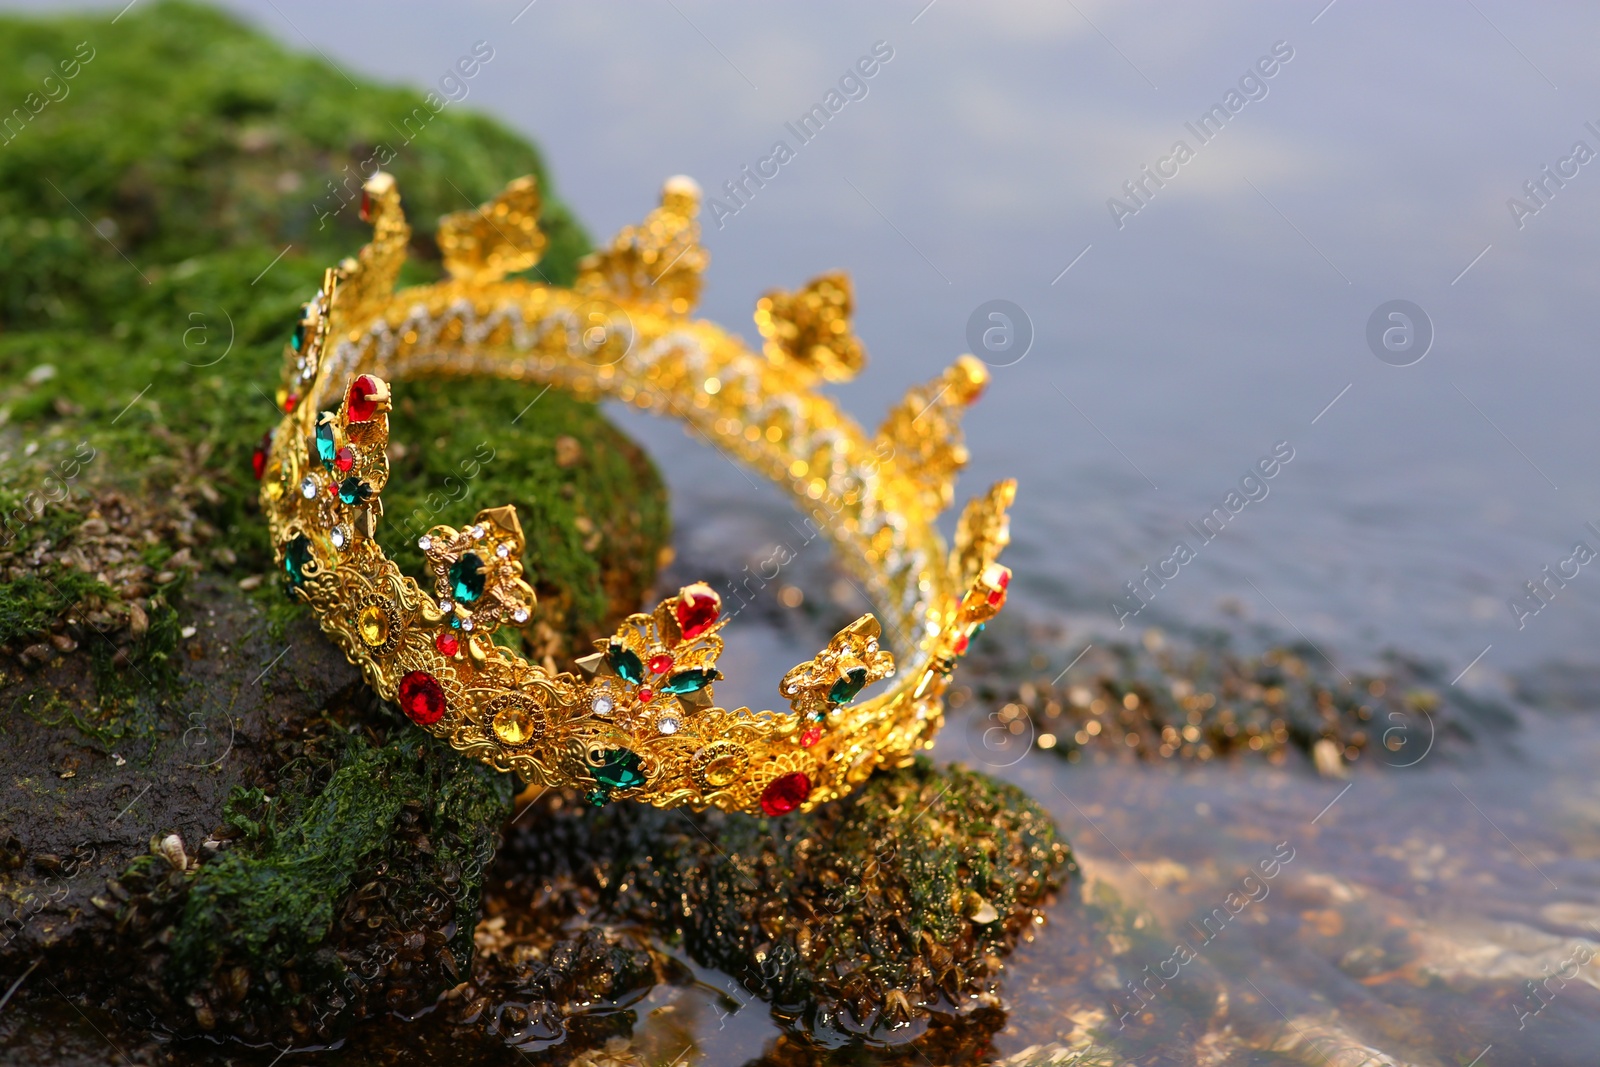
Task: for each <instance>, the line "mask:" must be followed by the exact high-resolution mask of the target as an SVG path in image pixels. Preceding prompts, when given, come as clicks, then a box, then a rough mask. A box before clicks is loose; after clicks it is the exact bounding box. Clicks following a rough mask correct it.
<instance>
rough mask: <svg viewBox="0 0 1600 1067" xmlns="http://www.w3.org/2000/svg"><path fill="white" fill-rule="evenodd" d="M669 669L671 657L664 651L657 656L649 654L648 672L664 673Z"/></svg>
mask: <svg viewBox="0 0 1600 1067" xmlns="http://www.w3.org/2000/svg"><path fill="white" fill-rule="evenodd" d="M671 669H672V657H671V656H669V655H667V654H666V653H665V652H663V653H661V655H659V656H651V657H650V673H651V674H666V673H667V672H668V671H670V670H671Z"/></svg>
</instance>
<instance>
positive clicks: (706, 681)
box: [661, 667, 722, 695]
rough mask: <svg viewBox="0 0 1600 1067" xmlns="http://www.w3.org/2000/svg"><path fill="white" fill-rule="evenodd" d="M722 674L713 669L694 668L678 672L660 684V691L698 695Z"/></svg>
mask: <svg viewBox="0 0 1600 1067" xmlns="http://www.w3.org/2000/svg"><path fill="white" fill-rule="evenodd" d="M721 677H722V672H721V671H718V670H717V669H716V668H715V667H695V668H693V669H691V670H687V671H679V672H678V673H677V674H674V675H673V676H672V677H671V678H668V679H667V680H666V681H665V682H664V683H662V686H661V691H662V692H664V693H672V694H674V695H680V694H683V693H698V692H699V691H700V690H702V689H704V688H705V687H706V686H708V685H710V684H711V683H712V682H714V681H716V680H717V679H718V678H721Z"/></svg>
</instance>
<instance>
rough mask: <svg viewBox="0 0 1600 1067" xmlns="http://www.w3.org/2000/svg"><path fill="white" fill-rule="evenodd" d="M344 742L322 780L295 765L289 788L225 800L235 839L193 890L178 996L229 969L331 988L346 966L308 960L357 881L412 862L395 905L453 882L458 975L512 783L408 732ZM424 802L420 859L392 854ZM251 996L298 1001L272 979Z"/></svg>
mask: <svg viewBox="0 0 1600 1067" xmlns="http://www.w3.org/2000/svg"><path fill="white" fill-rule="evenodd" d="M343 741H344V747H343V749H342V751H340V752H339V753H338V756H337V758H336V759H335V760H334V761H333V763H332V765H331V768H329V769H327V773H326V779H325V780H324V779H323V775H322V774H321V773H318V770H321V769H320V768H319V769H308V768H306V767H303V766H302V767H295V766H291V767H288V768H285V771H284V775H285V779H286V781H287V782H288V783H289V788H288V789H287V790H283V791H274V793H272V794H268V793H266V792H265V791H263V790H261V789H250V790H243V791H240V792H238V793H236V794H235V796H234V797H233V798H232V799H231V800H230V802H229V804H228V811H227V816H226V821H227V823H228V824H229V826H231V827H232V828H233V829H234V830H235V831H237V832H238V833H239V834H240V835H241V836H240V838H239V839H238V840H237V841H236V842H235V844H234V845H233V847H231V848H230V849H228V850H227V851H226V852H224V853H223V854H222V855H220V856H218V857H217V858H216V859H215V860H213V861H212V862H210V863H207V864H205V865H204V866H203V867H202V868H201V869H200V871H199V873H198V874H197V875H196V876H195V877H194V880H193V883H192V884H191V886H190V887H189V892H188V894H187V897H186V901H185V905H184V909H183V914H182V917H181V919H180V920H179V922H178V923H177V925H176V927H175V935H174V937H173V941H172V956H171V961H170V963H169V965H168V978H169V980H170V982H171V983H172V985H173V987H174V989H175V990H177V991H181V992H188V991H190V990H194V989H199V988H203V987H204V986H205V985H206V984H207V983H209V982H211V981H212V980H213V979H214V977H215V975H216V974H217V973H218V972H219V971H220V970H222V969H223V968H224V967H225V966H227V965H232V964H238V965H244V966H246V967H248V968H249V969H250V970H251V971H252V972H253V973H256V974H265V975H271V974H274V973H277V974H279V975H282V974H286V973H288V972H289V971H290V970H291V969H295V968H296V967H297V966H298V970H296V971H295V973H296V975H297V979H298V981H297V983H296V985H299V986H302V987H303V986H304V985H307V984H318V983H325V984H326V986H327V987H330V988H333V987H337V986H338V985H339V984H340V982H341V981H342V979H343V978H344V976H345V968H344V967H343V966H342V964H341V963H340V962H339V960H338V958H337V956H335V955H332V954H323V955H317V954H316V950H317V949H318V948H319V947H320V946H321V945H322V944H323V942H324V941H325V940H326V939H327V938H328V936H329V934H330V932H331V931H332V930H333V928H334V925H335V922H336V920H337V918H338V916H339V912H340V910H341V908H343V907H344V905H345V903H346V900H347V897H348V894H349V893H350V891H351V889H352V888H353V886H352V879H353V876H354V875H355V872H358V871H362V870H371V869H373V868H374V867H375V866H377V865H379V863H380V862H381V861H383V860H392V861H393V862H403V863H407V864H410V865H411V866H412V870H411V871H410V872H409V874H410V876H411V877H410V879H409V883H408V885H409V895H410V896H413V897H415V898H416V899H414V900H410V901H405V900H390V901H388V902H387V903H388V904H390V905H391V906H395V907H399V908H402V909H405V908H417V907H420V906H421V898H422V897H424V896H426V895H427V894H429V893H430V892H437V891H438V890H439V889H440V888H441V887H443V886H445V885H447V884H450V883H452V882H454V883H455V884H457V886H458V890H457V893H456V896H455V901H454V908H453V914H452V915H451V916H450V919H451V923H452V926H453V928H454V929H455V931H456V937H455V939H454V943H453V944H452V945H451V950H452V952H453V954H454V956H455V959H456V963H457V966H459V967H461V968H463V969H464V968H465V966H466V963H467V960H468V958H469V956H470V952H471V932H472V928H473V926H474V925H475V924H476V922H477V906H478V897H479V892H480V891H481V886H482V872H483V869H484V867H485V866H486V864H487V862H488V860H489V859H490V858H491V857H492V856H493V853H494V848H495V843H496V841H497V838H498V827H499V826H500V824H501V822H502V821H503V820H504V819H505V817H506V815H507V814H508V813H509V811H510V804H511V780H510V779H509V778H508V777H507V776H505V775H500V774H495V773H493V772H491V771H489V770H488V769H487V768H485V767H483V766H481V765H480V764H478V763H476V762H470V761H466V760H462V759H459V758H456V757H454V756H449V755H447V756H441V754H440V752H439V751H438V749H437V747H436V745H435V744H434V743H433V742H432V741H431V739H429V738H427V737H426V736H425V735H423V734H422V733H421V731H417V730H412V729H407V730H405V736H404V737H403V738H400V739H397V740H396V741H394V742H392V743H390V744H386V745H382V746H379V745H374V744H373V743H371V741H369V740H367V739H365V738H361V737H359V736H354V735H349V736H346V737H345V738H344V739H343ZM419 804H420V806H421V808H422V809H423V810H421V812H420V815H421V817H422V820H423V823H424V824H425V825H426V833H427V837H428V840H429V843H430V844H429V850H428V851H427V852H426V853H423V854H420V855H419V854H416V853H414V852H411V851H410V850H409V849H396V848H395V843H396V842H397V841H399V840H402V839H403V838H402V834H401V830H402V825H401V823H402V818H401V817H402V815H403V813H405V811H406V810H407V808H408V807H410V806H418V805H419ZM391 851H394V852H395V853H396V854H395V855H393V856H392V857H391V856H390V855H389V854H390V852H391ZM463 873H465V874H466V876H467V877H466V879H465V884H461V881H462V875H463ZM308 961H309V965H308ZM260 992H261V993H263V994H264V995H266V996H268V997H270V998H271V999H273V1000H275V1001H285V1000H291V999H295V998H296V997H297V994H298V990H297V989H295V988H292V987H290V986H289V985H286V984H284V983H283V982H281V981H276V982H274V981H270V980H268V982H267V984H266V987H265V988H264V989H262V990H260Z"/></svg>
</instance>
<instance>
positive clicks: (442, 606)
mask: <svg viewBox="0 0 1600 1067" xmlns="http://www.w3.org/2000/svg"><path fill="white" fill-rule="evenodd" d="M439 610H440V611H444V612H450V611H454V610H455V605H454V604H452V603H451V602H450V601H448V600H441V601H439Z"/></svg>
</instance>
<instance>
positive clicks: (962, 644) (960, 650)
mask: <svg viewBox="0 0 1600 1067" xmlns="http://www.w3.org/2000/svg"><path fill="white" fill-rule="evenodd" d="M968 643H969V642H968V638H967V635H966V634H962V635H961V636H960V637H958V638H956V655H958V656H964V655H966V654H967V644H968Z"/></svg>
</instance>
